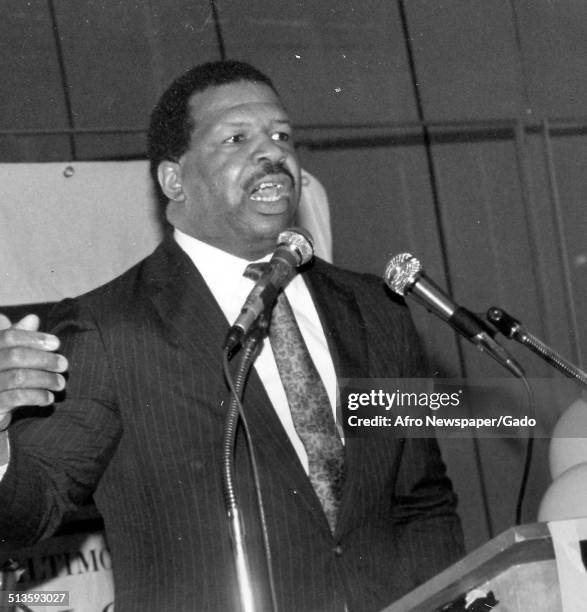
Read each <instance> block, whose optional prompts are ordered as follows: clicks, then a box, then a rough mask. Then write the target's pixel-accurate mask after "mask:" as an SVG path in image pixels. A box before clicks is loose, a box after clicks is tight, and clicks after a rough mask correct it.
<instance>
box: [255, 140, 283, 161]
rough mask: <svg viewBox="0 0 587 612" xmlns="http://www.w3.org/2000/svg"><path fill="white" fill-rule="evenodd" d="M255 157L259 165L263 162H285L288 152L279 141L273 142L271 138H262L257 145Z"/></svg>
mask: <svg viewBox="0 0 587 612" xmlns="http://www.w3.org/2000/svg"><path fill="white" fill-rule="evenodd" d="M253 156H254V158H255V161H256V162H257V163H259V162H263V161H270V162H273V163H277V162H283V161H284V160H285V158H286V157H287V151H286V150H285V148H284V147H283V145H282V144H281V143H280V142H279V141H277V140H273V138H271V137H270V136H261V137H259V139H258V140H257V142H256V143H255V149H254V151H253Z"/></svg>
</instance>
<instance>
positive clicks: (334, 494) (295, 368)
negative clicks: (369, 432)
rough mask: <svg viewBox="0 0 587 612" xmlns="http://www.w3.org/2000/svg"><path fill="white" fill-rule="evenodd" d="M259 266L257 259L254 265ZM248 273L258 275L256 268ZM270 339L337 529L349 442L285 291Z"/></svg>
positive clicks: (313, 474) (314, 477)
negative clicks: (338, 427) (345, 443)
mask: <svg viewBox="0 0 587 612" xmlns="http://www.w3.org/2000/svg"><path fill="white" fill-rule="evenodd" d="M252 266H255V264H252ZM252 266H249V267H248V268H247V271H246V272H245V276H249V277H251V276H254V275H256V274H257V273H258V272H257V270H256V269H255V268H253V269H252V270H250V268H251V267H252ZM269 341H270V342H271V347H272V349H273V354H274V356H275V362H276V364H277V369H278V370H279V376H280V377H281V382H282V383H283V387H284V389H285V394H286V396H287V401H288V403H289V408H290V411H291V416H292V420H293V424H294V427H295V429H296V432H297V434H298V436H299V437H300V440H301V441H302V444H303V445H304V447H305V449H306V454H307V456H308V465H309V469H308V476H309V478H310V482H311V483H312V486H313V487H314V490H315V491H316V494H317V496H318V499H319V500H320V503H321V504H322V508H323V509H324V513H325V514H326V518H327V520H328V524H329V525H330V530H331V531H332V532H333V533H334V529H335V526H336V518H337V514H338V508H339V506H340V499H341V496H342V485H343V481H344V446H343V444H342V442H341V440H340V436H339V435H338V432H337V430H336V425H335V422H334V416H333V414H332V408H331V406H330V400H329V398H328V394H327V393H326V388H325V387H324V383H323V382H322V379H321V378H320V374H319V373H318V370H317V369H316V366H315V365H314V362H313V361H312V357H311V355H310V352H309V351H308V347H307V346H306V343H305V341H304V338H303V337H302V334H301V332H300V329H299V327H298V324H297V323H296V320H295V317H294V314H293V311H292V309H291V306H290V304H289V301H288V300H287V297H286V296H285V293H283V291H282V292H281V293H280V294H279V296H278V298H277V301H276V303H275V307H274V308H273V312H272V315H271V323H270V327H269Z"/></svg>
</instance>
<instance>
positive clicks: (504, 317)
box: [487, 306, 587, 388]
mask: <svg viewBox="0 0 587 612" xmlns="http://www.w3.org/2000/svg"><path fill="white" fill-rule="evenodd" d="M487 319H488V320H489V321H490V322H491V323H493V325H495V327H497V329H498V330H499V331H500V332H501V333H502V334H503V335H504V336H506V338H510V339H513V340H516V341H517V342H519V343H520V344H523V345H524V346H526V347H527V348H529V349H530V350H531V351H532V352H533V353H535V354H536V355H538V356H539V357H541V358H542V359H543V360H544V361H546V363H548V364H549V365H551V366H553V367H554V368H556V369H557V370H559V372H562V373H563V374H564V375H565V376H568V377H569V378H573V379H574V380H576V381H578V382H579V383H581V384H582V385H583V387H585V388H587V373H585V372H584V371H583V370H581V369H580V368H578V367H577V366H576V365H574V364H572V363H571V362H570V361H567V360H566V359H565V358H564V357H561V355H559V353H557V352H556V351H555V350H554V349H552V348H550V347H549V346H548V345H546V344H545V343H544V342H542V340H539V339H538V338H537V337H536V336H533V335H532V334H531V333H529V332H528V331H527V330H526V329H525V328H524V327H523V326H522V324H521V323H520V322H519V321H518V320H517V319H514V317H512V316H510V315H509V314H508V313H507V312H505V311H504V310H502V309H501V308H496V307H495V306H493V307H492V308H490V309H489V310H488V311H487Z"/></svg>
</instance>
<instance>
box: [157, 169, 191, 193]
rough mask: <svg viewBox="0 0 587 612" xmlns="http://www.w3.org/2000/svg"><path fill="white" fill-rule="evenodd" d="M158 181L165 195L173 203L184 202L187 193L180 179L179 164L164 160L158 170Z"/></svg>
mask: <svg viewBox="0 0 587 612" xmlns="http://www.w3.org/2000/svg"><path fill="white" fill-rule="evenodd" d="M157 179H158V180H159V185H161V189H162V191H163V193H164V194H165V195H166V196H167V197H168V198H169V199H170V200H171V201H173V202H184V201H185V193H184V192H183V185H182V184H181V178H180V167H179V164H178V163H177V162H173V161H169V160H164V161H162V162H161V163H160V164H159V167H158V168H157Z"/></svg>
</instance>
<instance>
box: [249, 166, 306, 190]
mask: <svg viewBox="0 0 587 612" xmlns="http://www.w3.org/2000/svg"><path fill="white" fill-rule="evenodd" d="M272 174H285V176H287V177H288V178H289V180H290V181H291V184H292V186H293V187H294V188H295V186H296V180H295V178H294V175H293V174H292V173H291V172H290V170H289V168H287V167H286V166H285V164H283V163H281V162H276V163H274V162H271V161H265V162H263V165H262V166H261V167H260V168H259V169H258V170H257V171H256V172H255V173H254V174H253V175H252V176H250V177H249V178H248V179H247V181H246V182H245V190H250V189H252V187H253V185H254V184H255V183H256V182H257V181H260V180H261V179H263V178H265V177H266V176H269V175H272Z"/></svg>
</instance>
